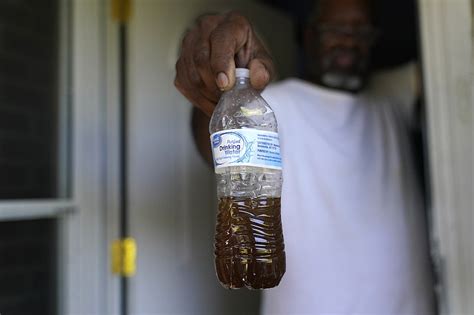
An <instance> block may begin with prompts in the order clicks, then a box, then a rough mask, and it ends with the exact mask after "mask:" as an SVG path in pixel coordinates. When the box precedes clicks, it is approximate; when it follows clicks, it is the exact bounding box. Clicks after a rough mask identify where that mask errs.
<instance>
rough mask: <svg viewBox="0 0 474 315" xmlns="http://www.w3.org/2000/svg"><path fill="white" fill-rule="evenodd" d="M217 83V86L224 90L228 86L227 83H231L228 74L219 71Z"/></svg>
mask: <svg viewBox="0 0 474 315" xmlns="http://www.w3.org/2000/svg"><path fill="white" fill-rule="evenodd" d="M216 83H217V87H219V88H220V89H221V90H223V89H225V88H226V87H227V85H229V79H228V78H227V75H226V74H225V73H224V72H219V73H218V74H217V80H216Z"/></svg>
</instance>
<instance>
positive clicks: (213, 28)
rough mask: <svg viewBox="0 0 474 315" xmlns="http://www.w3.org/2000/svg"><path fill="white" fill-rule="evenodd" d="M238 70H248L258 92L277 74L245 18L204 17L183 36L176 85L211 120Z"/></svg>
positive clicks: (226, 16)
mask: <svg viewBox="0 0 474 315" xmlns="http://www.w3.org/2000/svg"><path fill="white" fill-rule="evenodd" d="M236 67H246V68H249V69H250V83H251V85H252V86H253V87H254V88H256V89H259V90H262V89H263V88H264V87H265V86H266V85H267V84H268V82H270V80H271V78H272V76H273V72H274V71H273V62H272V60H271V57H270V55H269V54H268V52H267V51H266V49H265V48H264V46H263V44H262V42H261V41H260V39H259V38H258V37H257V36H256V34H255V32H254V30H253V29H252V26H251V25H250V23H249V21H248V20H247V19H246V18H245V17H244V16H242V15H240V14H238V13H236V12H231V13H227V14H222V15H206V16H202V17H200V18H199V19H198V20H197V23H196V25H195V26H194V27H193V28H192V29H191V30H190V31H188V32H187V34H186V35H185V36H184V39H183V42H182V46H181V55H180V57H179V59H178V61H177V62H176V78H175V81H174V84H175V86H176V88H177V89H178V90H179V91H180V92H181V93H182V94H183V95H184V96H185V97H186V98H187V99H188V100H189V101H191V103H192V104H193V105H195V106H196V107H198V108H199V109H200V110H201V111H203V112H204V113H205V114H206V115H207V116H211V115H212V112H213V111H214V107H215V105H216V104H217V102H218V100H219V97H220V95H221V94H222V92H223V91H226V90H229V89H231V88H232V87H233V86H234V83H235V68H236Z"/></svg>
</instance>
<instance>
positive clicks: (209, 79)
mask: <svg viewBox="0 0 474 315" xmlns="http://www.w3.org/2000/svg"><path fill="white" fill-rule="evenodd" d="M222 19H223V17H222V16H220V15H219V16H216V15H214V16H205V17H203V18H201V19H199V20H198V26H199V28H200V34H201V36H200V38H199V40H198V41H197V43H196V45H195V47H194V51H195V53H194V56H193V62H194V67H195V69H196V71H197V72H198V73H199V76H200V78H201V81H202V82H203V91H202V92H203V94H205V96H206V97H207V98H208V99H211V100H213V101H215V102H217V100H218V99H219V97H220V95H221V91H220V90H219V88H218V87H217V84H216V78H215V76H214V73H213V71H212V69H211V65H210V56H211V46H210V43H209V37H210V34H211V33H212V31H213V30H214V29H215V28H216V27H217V25H218V24H219V23H220V21H222Z"/></svg>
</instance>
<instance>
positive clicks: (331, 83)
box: [321, 72, 364, 92]
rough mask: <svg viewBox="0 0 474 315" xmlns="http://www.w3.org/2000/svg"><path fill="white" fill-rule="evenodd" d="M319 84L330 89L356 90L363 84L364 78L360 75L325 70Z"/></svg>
mask: <svg viewBox="0 0 474 315" xmlns="http://www.w3.org/2000/svg"><path fill="white" fill-rule="evenodd" d="M321 84H322V85H324V86H326V87H329V88H332V89H337V90H343V91H349V92H358V91H360V90H361V89H362V88H363V86H364V79H363V78H362V76H360V75H354V74H346V73H337V72H326V73H324V74H323V75H322V76H321Z"/></svg>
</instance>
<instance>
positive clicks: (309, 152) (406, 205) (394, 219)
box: [262, 64, 434, 315]
mask: <svg viewBox="0 0 474 315" xmlns="http://www.w3.org/2000/svg"><path fill="white" fill-rule="evenodd" d="M413 74H414V66H413V65H412V64H410V65H407V66H404V67H402V68H399V69H397V70H392V71H390V72H388V73H384V74H379V75H376V76H374V77H373V79H372V80H371V82H373V83H372V85H371V86H369V87H368V89H366V92H364V93H361V94H358V95H352V94H349V93H344V92H339V91H335V90H330V89H326V88H323V87H320V86H317V85H314V84H311V83H308V82H305V81H302V80H299V79H288V80H285V81H283V82H280V83H276V84H274V85H271V86H270V87H268V88H267V89H266V90H265V92H264V93H263V96H264V98H265V99H266V100H267V101H268V103H269V104H270V105H271V107H272V108H273V110H274V111H275V113H276V117H277V120H278V127H279V134H280V143H281V150H282V158H283V167H284V169H283V181H284V184H283V192H282V221H283V232H284V240H285V249H286V259H287V269H286V274H285V276H284V277H283V279H282V281H281V283H280V285H279V286H278V287H276V288H274V289H270V290H266V291H265V292H264V300H263V305H262V307H263V314H311V315H320V314H380V315H388V314H397V315H398V314H403V315H424V314H427V315H432V314H434V309H433V307H434V299H433V290H432V278H431V269H430V259H429V247H428V241H427V232H426V226H425V221H424V209H423V203H422V198H421V194H420V188H419V187H418V183H419V181H418V180H417V178H416V176H415V170H414V164H413V159H412V156H411V153H410V142H409V138H408V129H409V128H408V126H409V124H411V122H410V120H411V115H410V111H411V109H412V108H413V106H412V104H413V103H414V94H415V93H414V90H413V88H414V86H415V84H414V76H413Z"/></svg>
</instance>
